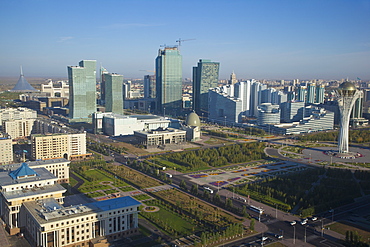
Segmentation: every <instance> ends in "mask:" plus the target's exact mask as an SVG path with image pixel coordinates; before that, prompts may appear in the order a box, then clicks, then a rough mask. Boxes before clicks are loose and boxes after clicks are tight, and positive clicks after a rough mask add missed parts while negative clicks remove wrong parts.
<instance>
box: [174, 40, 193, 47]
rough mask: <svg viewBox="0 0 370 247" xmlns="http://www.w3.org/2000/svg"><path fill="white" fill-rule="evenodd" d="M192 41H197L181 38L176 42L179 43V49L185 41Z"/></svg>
mask: <svg viewBox="0 0 370 247" xmlns="http://www.w3.org/2000/svg"><path fill="white" fill-rule="evenodd" d="M190 40H195V39H181V38H179V39H178V40H176V42H178V43H179V47H180V46H181V43H182V42H184V41H190Z"/></svg>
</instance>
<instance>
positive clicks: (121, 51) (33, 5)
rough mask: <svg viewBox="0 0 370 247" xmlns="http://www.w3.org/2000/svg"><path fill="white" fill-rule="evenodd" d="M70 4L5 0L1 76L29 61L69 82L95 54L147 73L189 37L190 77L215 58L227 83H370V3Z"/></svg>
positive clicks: (30, 70) (123, 69) (125, 71)
mask: <svg viewBox="0 0 370 247" xmlns="http://www.w3.org/2000/svg"><path fill="white" fill-rule="evenodd" d="M71 3H72V1H70V0H67V1H62V2H54V1H47V0H39V1H32V2H30V1H26V0H20V1H16V2H13V1H8V2H4V3H3V6H2V8H1V9H0V20H2V22H3V23H5V24H6V25H4V26H3V34H4V36H3V38H2V39H1V40H0V47H1V48H0V52H1V54H2V56H1V58H0V65H1V66H0V77H18V76H19V74H20V66H22V67H23V72H24V75H25V77H26V78H32V77H42V78H44V77H45V78H50V77H62V78H66V77H67V66H76V65H78V63H79V61H81V60H88V59H94V60H96V61H97V64H98V66H99V67H100V64H102V66H103V67H105V68H106V69H107V70H108V71H109V72H112V73H119V74H122V75H123V76H124V78H131V79H142V78H143V77H144V75H146V74H152V72H151V73H148V72H149V71H152V70H154V67H155V58H156V56H157V52H158V50H159V49H160V46H161V45H164V44H167V45H169V46H170V45H178V44H179V42H176V41H178V40H180V39H181V40H182V42H181V47H180V51H181V54H182V57H183V78H184V79H185V78H192V68H193V67H194V66H196V65H197V63H198V61H199V59H210V60H212V61H217V62H220V76H219V78H225V79H228V78H229V77H230V74H231V73H232V72H233V71H234V72H235V74H236V76H237V78H238V79H240V78H255V79H260V80H261V79H262V78H265V79H266V80H281V79H284V80H293V79H301V78H307V79H301V80H311V79H322V80H340V79H339V78H347V77H348V78H349V79H351V80H355V79H356V78H361V80H365V81H367V80H370V70H369V69H368V65H369V64H370V32H369V31H368V27H369V26H370V16H369V15H368V13H369V12H370V0H363V1H345V0H339V1H338V0H327V1H319V0H314V1H294V0H284V1H273V0H263V1H244V0H236V1H233V2H232V3H230V2H228V1H223V0H216V1H211V0H203V1H200V2H199V1H195V0H190V1H187V2H173V1H167V0H160V1H148V0H143V1H133V0H128V1H117V0H109V1H105V2H104V7H106V8H102V6H101V4H102V3H101V2H100V1H96V0H92V1H80V2H73V5H71ZM71 6H73V8H72V7H71ZM15 9H16V10H17V12H16V13H17V14H16V15H15V14H14V13H15V12H14V11H13V10H15ZM158 10H160V11H158ZM55 13H62V14H60V15H55ZM63 13H65V15H63ZM20 17H21V18H20ZM97 72H98V71H97ZM333 78H338V79H333Z"/></svg>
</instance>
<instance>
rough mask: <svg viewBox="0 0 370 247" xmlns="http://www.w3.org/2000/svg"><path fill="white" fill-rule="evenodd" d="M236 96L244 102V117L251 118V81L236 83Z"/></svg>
mask: <svg viewBox="0 0 370 247" xmlns="http://www.w3.org/2000/svg"><path fill="white" fill-rule="evenodd" d="M234 96H235V97H237V98H239V99H241V100H242V102H243V108H242V114H243V115H244V116H250V103H251V81H250V80H247V81H241V82H237V83H235V85H234Z"/></svg>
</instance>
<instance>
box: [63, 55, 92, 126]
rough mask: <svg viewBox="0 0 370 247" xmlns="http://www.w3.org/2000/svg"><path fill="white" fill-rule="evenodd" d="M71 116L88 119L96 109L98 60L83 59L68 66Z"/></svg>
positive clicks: (73, 118) (74, 118) (72, 117)
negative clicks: (77, 63) (76, 64)
mask: <svg viewBox="0 0 370 247" xmlns="http://www.w3.org/2000/svg"><path fill="white" fill-rule="evenodd" d="M68 80H69V117H70V118H71V119H72V120H78V119H81V120H86V119H88V118H89V116H90V115H91V114H92V113H94V112H95V111H96V61H95V60H82V61H81V62H80V63H79V66H68Z"/></svg>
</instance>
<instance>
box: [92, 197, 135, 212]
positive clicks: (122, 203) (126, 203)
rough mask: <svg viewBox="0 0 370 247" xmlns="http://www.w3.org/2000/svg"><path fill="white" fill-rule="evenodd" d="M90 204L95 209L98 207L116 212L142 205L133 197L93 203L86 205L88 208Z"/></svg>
mask: <svg viewBox="0 0 370 247" xmlns="http://www.w3.org/2000/svg"><path fill="white" fill-rule="evenodd" d="M89 204H91V205H94V206H95V207H98V208H100V209H101V210H104V211H107V210H114V209H118V208H122V207H132V206H139V205H141V203H140V202H139V201H137V200H135V199H134V198H132V197H131V196H124V197H118V198H114V199H108V200H104V201H98V202H92V203H88V204H85V205H86V206H87V205H89Z"/></svg>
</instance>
